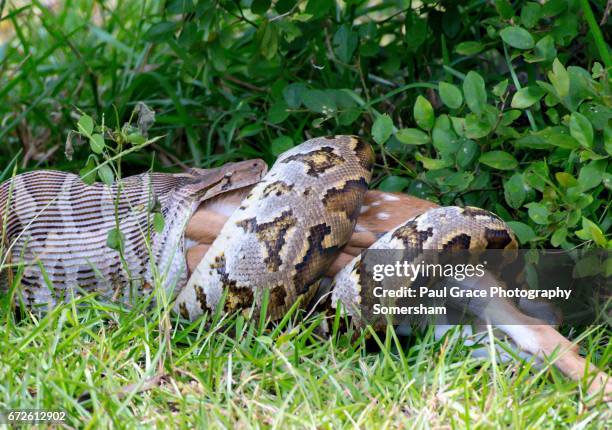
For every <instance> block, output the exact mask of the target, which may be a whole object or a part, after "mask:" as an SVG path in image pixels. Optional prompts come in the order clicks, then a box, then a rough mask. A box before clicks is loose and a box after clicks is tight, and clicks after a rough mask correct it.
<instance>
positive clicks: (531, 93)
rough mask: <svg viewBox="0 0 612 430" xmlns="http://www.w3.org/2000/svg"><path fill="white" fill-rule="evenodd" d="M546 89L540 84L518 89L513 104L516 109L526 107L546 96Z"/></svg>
mask: <svg viewBox="0 0 612 430" xmlns="http://www.w3.org/2000/svg"><path fill="white" fill-rule="evenodd" d="M544 94H546V91H545V90H544V89H542V88H540V87H538V86H535V85H532V86H529V87H525V88H521V89H520V90H518V91H517V92H516V93H515V94H514V97H512V103H511V106H512V107H513V108H515V109H526V108H528V107H529V106H531V105H533V104H534V103H536V102H538V101H539V100H540V99H541V98H542V97H544Z"/></svg>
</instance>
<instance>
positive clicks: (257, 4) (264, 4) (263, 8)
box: [251, 0, 272, 15]
mask: <svg viewBox="0 0 612 430" xmlns="http://www.w3.org/2000/svg"><path fill="white" fill-rule="evenodd" d="M271 4H272V0H253V3H251V12H253V13H254V14H255V15H264V14H265V13H266V12H267V11H268V9H270V5H271Z"/></svg>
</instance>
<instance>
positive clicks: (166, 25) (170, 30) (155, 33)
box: [143, 21, 178, 43]
mask: <svg viewBox="0 0 612 430" xmlns="http://www.w3.org/2000/svg"><path fill="white" fill-rule="evenodd" d="M177 25H178V23H175V22H170V21H162V22H158V23H157V24H153V25H152V26H151V27H149V29H148V30H147V32H146V33H145V34H144V36H143V39H144V40H146V41H149V42H153V43H159V42H164V41H167V40H168V39H170V38H172V37H174V32H175V31H176V28H177Z"/></svg>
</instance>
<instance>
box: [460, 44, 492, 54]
mask: <svg viewBox="0 0 612 430" xmlns="http://www.w3.org/2000/svg"><path fill="white" fill-rule="evenodd" d="M484 47H485V46H484V44H482V43H480V42H474V41H470V42H461V43H460V44H459V45H457V46H456V47H455V52H457V54H460V55H475V54H478V53H479V52H481V51H482V50H483V49H484Z"/></svg>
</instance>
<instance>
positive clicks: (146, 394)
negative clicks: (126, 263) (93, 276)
mask: <svg viewBox="0 0 612 430" xmlns="http://www.w3.org/2000/svg"><path fill="white" fill-rule="evenodd" d="M0 318H2V320H3V325H4V329H3V333H2V336H1V341H0V374H2V376H3V377H2V382H1V383H0V405H1V406H2V407H6V408H48V409H65V410H66V411H67V412H68V420H67V424H68V425H69V426H70V427H77V428H80V427H85V428H100V427H102V428H108V427H109V426H114V427H118V428H129V427H134V426H139V427H154V426H168V427H183V428H186V427H191V428H193V427H196V428H197V427H200V428H202V427H209V426H211V427H230V428H232V427H237V428H288V427H298V428H330V429H331V428H334V429H335V428H397V427H411V428H508V427H510V428H525V429H527V428H531V429H540V428H561V427H566V428H602V427H603V425H604V423H605V422H606V420H610V419H611V418H612V415H610V409H609V406H607V405H605V404H603V403H601V402H595V403H594V402H589V403H590V405H591V408H587V407H586V404H587V396H586V395H585V394H584V393H583V391H582V390H581V389H580V387H579V386H578V385H577V384H576V383H573V382H571V381H569V380H568V379H567V378H565V377H564V376H562V375H561V374H560V373H559V372H558V371H556V370H555V369H553V368H552V367H551V366H548V365H547V366H544V368H542V369H537V368H534V367H532V366H531V364H532V363H530V362H527V363H525V364H523V365H521V364H520V363H519V362H511V363H508V364H500V363H496V362H495V361H491V360H488V359H474V358H472V357H471V356H470V348H468V347H465V346H464V345H463V344H462V342H461V341H458V340H457V339H456V338H455V339H454V340H453V337H452V336H448V337H446V338H444V339H442V340H441V341H435V340H434V338H433V331H432V330H431V329H428V330H425V331H419V332H416V334H414V335H413V336H411V337H409V338H400V339H398V338H397V337H395V336H394V335H392V334H391V332H389V333H388V336H387V337H386V338H385V337H381V338H380V339H378V338H375V340H376V341H373V340H370V341H368V342H366V341H364V339H363V337H361V338H359V339H356V340H351V337H352V336H351V335H350V334H342V333H336V334H335V335H332V336H330V337H325V336H320V335H317V327H318V326H319V324H320V322H321V320H320V317H317V316H311V317H307V318H306V319H304V318H303V315H298V314H290V315H289V316H288V317H287V318H285V319H284V321H283V322H282V323H281V324H280V325H277V324H268V325H267V326H264V325H262V324H261V323H260V321H258V320H249V319H248V318H245V317H244V316H233V317H228V316H220V315H216V316H213V317H212V318H204V319H202V320H200V321H197V322H195V323H193V324H191V325H185V324H183V323H179V322H178V321H176V320H175V319H174V318H173V317H172V316H170V315H169V314H168V312H167V311H166V310H164V309H153V310H148V311H147V310H144V306H137V307H136V308H135V309H133V310H131V311H130V310H126V309H121V308H119V307H116V306H113V305H109V304H105V303H103V302H100V301H97V300H96V299H95V298H93V297H89V298H86V299H80V300H79V301H78V304H72V305H63V306H60V307H58V308H57V309H55V310H53V311H52V312H50V313H49V314H47V315H46V316H44V317H43V318H40V319H38V318H33V317H30V316H26V317H25V318H23V319H22V320H21V321H19V322H17V321H15V317H14V314H12V313H9V312H7V311H6V308H5V307H4V308H3V311H2V312H1V313H0ZM606 336H608V334H607V333H606V331H605V330H603V329H601V328H599V329H598V328H591V329H588V330H586V331H585V332H584V333H583V334H582V335H581V339H582V342H581V343H582V345H585V346H587V347H588V353H589V356H590V359H591V360H592V362H594V363H596V364H598V365H600V366H603V367H606V366H607V365H608V364H609V358H610V355H611V354H612V347H611V346H610V345H609V344H608V342H607V338H606ZM142 388H149V389H147V390H142V391H139V389H142ZM609 422H610V421H608V423H609Z"/></svg>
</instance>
